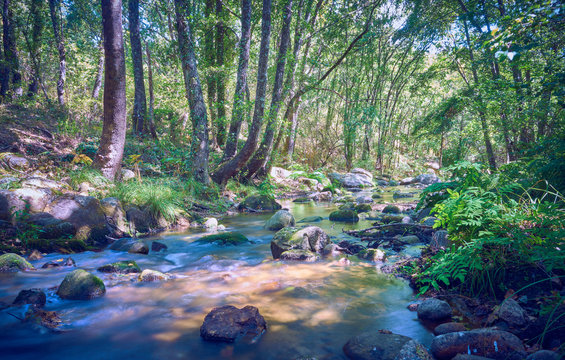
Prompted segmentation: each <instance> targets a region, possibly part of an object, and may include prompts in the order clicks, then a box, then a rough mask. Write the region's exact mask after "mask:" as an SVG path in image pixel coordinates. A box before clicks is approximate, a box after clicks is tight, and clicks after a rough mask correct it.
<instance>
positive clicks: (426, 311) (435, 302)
mask: <svg viewBox="0 0 565 360" xmlns="http://www.w3.org/2000/svg"><path fill="white" fill-rule="evenodd" d="M451 314H452V310H451V306H449V304H448V303H446V302H445V301H443V300H439V299H434V298H431V299H426V300H424V301H423V302H422V303H421V304H420V305H418V318H420V319H422V320H429V321H440V320H444V319H448V318H450V317H451Z"/></svg>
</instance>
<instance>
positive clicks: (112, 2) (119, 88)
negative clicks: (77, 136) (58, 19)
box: [50, 0, 126, 180]
mask: <svg viewBox="0 0 565 360" xmlns="http://www.w3.org/2000/svg"><path fill="white" fill-rule="evenodd" d="M50 2H51V0H50ZM102 28H103V32H104V54H105V60H106V61H105V71H104V125H103V128H102V137H101V138H100V147H99V148H98V153H97V154H96V158H95V160H94V164H95V166H96V167H97V168H98V169H100V171H102V174H103V175H104V176H105V177H106V178H108V179H111V180H114V179H116V175H119V172H120V169H121V165H122V157H123V154H124V144H125V140H126V61H125V54H124V38H123V33H122V1H121V0H102Z"/></svg>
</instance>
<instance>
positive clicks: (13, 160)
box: [0, 153, 29, 171]
mask: <svg viewBox="0 0 565 360" xmlns="http://www.w3.org/2000/svg"><path fill="white" fill-rule="evenodd" d="M0 159H1V160H2V161H3V162H4V163H5V164H6V165H8V167H9V168H10V169H12V170H19V171H23V170H27V169H28V168H29V160H28V159H26V158H25V157H23V156H19V155H16V154H10V153H5V154H3V155H2V157H1V158H0Z"/></svg>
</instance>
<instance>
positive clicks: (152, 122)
mask: <svg viewBox="0 0 565 360" xmlns="http://www.w3.org/2000/svg"><path fill="white" fill-rule="evenodd" d="M145 53H146V54H147V83H148V85H149V111H148V113H147V120H148V121H149V132H150V133H151V137H152V138H153V139H157V130H156V129H155V94H154V93H153V64H152V63H151V52H150V51H149V44H148V43H145Z"/></svg>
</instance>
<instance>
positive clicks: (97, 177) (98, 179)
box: [68, 166, 111, 188]
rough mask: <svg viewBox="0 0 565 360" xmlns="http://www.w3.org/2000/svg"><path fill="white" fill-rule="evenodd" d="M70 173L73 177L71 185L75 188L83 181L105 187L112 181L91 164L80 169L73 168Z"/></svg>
mask: <svg viewBox="0 0 565 360" xmlns="http://www.w3.org/2000/svg"><path fill="white" fill-rule="evenodd" d="M68 175H69V177H70V178H71V180H70V184H71V186H72V187H75V188H76V187H77V186H79V185H80V184H81V183H83V182H87V183H90V184H91V185H92V186H94V187H97V188H103V187H105V186H107V185H109V184H110V183H111V182H110V180H108V179H106V178H105V177H104V176H103V175H102V173H101V172H100V171H99V170H96V169H93V168H91V167H89V166H84V167H82V168H80V169H78V170H71V171H69V173H68Z"/></svg>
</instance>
